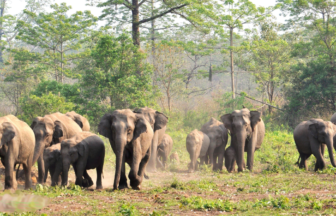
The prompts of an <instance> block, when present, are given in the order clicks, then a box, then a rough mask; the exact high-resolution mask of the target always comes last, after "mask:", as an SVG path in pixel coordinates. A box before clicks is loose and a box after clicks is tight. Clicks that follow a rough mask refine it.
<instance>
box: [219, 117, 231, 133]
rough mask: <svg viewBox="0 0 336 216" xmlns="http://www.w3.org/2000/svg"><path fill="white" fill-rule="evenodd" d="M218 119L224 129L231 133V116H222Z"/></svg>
mask: <svg viewBox="0 0 336 216" xmlns="http://www.w3.org/2000/svg"><path fill="white" fill-rule="evenodd" d="M220 118H221V120H222V122H223V124H224V126H225V128H226V129H228V130H229V131H230V133H232V114H225V115H222V116H221V117H220Z"/></svg>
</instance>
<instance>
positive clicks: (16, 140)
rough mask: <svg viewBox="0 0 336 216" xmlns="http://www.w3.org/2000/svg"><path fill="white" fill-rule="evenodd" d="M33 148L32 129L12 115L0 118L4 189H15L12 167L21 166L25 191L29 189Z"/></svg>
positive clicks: (0, 151) (0, 154) (0, 148)
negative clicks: (23, 173)
mask: <svg viewBox="0 0 336 216" xmlns="http://www.w3.org/2000/svg"><path fill="white" fill-rule="evenodd" d="M34 148H35V137H34V133H33V131H32V129H31V128H30V127H29V125H27V124H26V123H25V122H23V121H20V120H19V119H18V118H16V117H15V116H13V115H8V116H4V117H1V118H0V156H1V162H2V163H3V165H4V166H5V189H11V188H15V187H16V180H15V178H14V177H13V171H14V166H15V165H16V164H22V165H23V169H24V172H25V189H29V188H30V187H31V167H32V165H33V156H34Z"/></svg>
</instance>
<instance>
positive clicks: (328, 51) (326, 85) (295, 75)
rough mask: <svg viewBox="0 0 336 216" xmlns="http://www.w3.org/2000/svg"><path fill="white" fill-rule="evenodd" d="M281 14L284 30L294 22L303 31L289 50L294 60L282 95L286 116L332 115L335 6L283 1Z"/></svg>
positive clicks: (325, 2) (325, 0)
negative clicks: (285, 18) (289, 81)
mask: <svg viewBox="0 0 336 216" xmlns="http://www.w3.org/2000/svg"><path fill="white" fill-rule="evenodd" d="M278 2H280V3H281V6H282V7H281V9H282V11H283V13H285V14H288V15H289V16H290V17H289V20H288V23H287V27H290V26H291V27H293V28H294V27H297V26H293V25H292V24H293V21H296V22H298V23H299V25H300V26H301V27H300V28H301V29H302V28H303V33H305V37H303V38H302V39H301V40H300V41H299V42H298V43H297V44H295V46H294V47H293V51H292V56H293V57H295V58H298V63H297V64H296V65H293V66H292V67H291V69H290V70H289V72H288V75H289V76H290V77H291V79H292V86H291V88H289V89H288V90H287V92H286V96H287V98H288V100H289V104H288V106H287V111H288V115H291V116H295V117H296V119H298V118H300V117H301V116H306V115H310V116H312V117H321V115H323V114H326V113H331V112H335V111H336V104H335V103H336V98H335V95H336V89H335V84H336V79H335V72H336V70H335V66H336V65H335V60H336V46H335V43H334V41H335V40H336V16H335V13H334V11H335V9H336V2H335V1H329V0H321V1H314V0H302V1H283V0H278Z"/></svg>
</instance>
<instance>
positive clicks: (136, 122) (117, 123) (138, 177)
mask: <svg viewBox="0 0 336 216" xmlns="http://www.w3.org/2000/svg"><path fill="white" fill-rule="evenodd" d="M154 127H158V128H161V127H163V125H161V123H160V122H159V121H156V122H155V126H154ZM98 132H99V133H100V134H101V135H103V136H105V137H107V138H108V139H109V140H110V144H111V147H112V149H113V152H114V153H115V155H116V169H115V176H114V183H113V189H117V188H119V189H124V188H127V187H128V185H127V179H126V174H125V162H126V163H128V164H129V166H130V167H131V170H130V173H129V175H128V177H129V179H130V185H131V187H132V188H133V189H137V190H140V188H141V186H140V185H141V182H142V180H143V177H144V174H145V169H146V166H147V163H148V160H149V157H150V154H151V148H150V147H151V144H152V140H153V129H152V127H151V125H150V123H149V122H148V121H147V120H146V118H145V117H144V116H143V115H142V114H137V113H134V112H133V111H132V110H130V109H124V110H115V111H114V112H112V113H111V114H105V115H104V116H103V117H102V118H101V120H100V123H99V125H98Z"/></svg>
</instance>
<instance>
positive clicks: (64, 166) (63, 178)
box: [62, 151, 70, 186]
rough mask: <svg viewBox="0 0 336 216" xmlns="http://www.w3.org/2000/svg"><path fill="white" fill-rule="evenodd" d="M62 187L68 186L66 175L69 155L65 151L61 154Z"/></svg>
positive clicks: (68, 166)
mask: <svg viewBox="0 0 336 216" xmlns="http://www.w3.org/2000/svg"><path fill="white" fill-rule="evenodd" d="M62 158H63V161H62V163H63V164H62V165H63V166H62V168H63V169H62V185H63V186H66V185H67V184H68V174H69V168H70V155H69V153H68V152H67V151H66V152H65V153H64V152H63V154H62Z"/></svg>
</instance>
